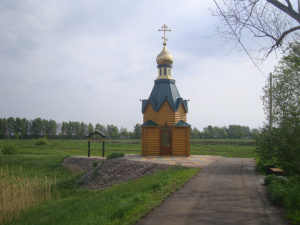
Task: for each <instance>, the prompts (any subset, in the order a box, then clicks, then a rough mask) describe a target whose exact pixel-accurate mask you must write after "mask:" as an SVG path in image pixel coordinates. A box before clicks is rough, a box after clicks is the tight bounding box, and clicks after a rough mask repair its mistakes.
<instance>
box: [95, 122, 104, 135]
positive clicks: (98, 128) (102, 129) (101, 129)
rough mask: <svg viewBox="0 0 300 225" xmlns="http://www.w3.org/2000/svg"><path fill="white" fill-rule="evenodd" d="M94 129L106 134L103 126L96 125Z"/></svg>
mask: <svg viewBox="0 0 300 225" xmlns="http://www.w3.org/2000/svg"><path fill="white" fill-rule="evenodd" d="M95 129H96V130H99V131H100V132H101V133H102V134H106V127H105V126H104V125H101V124H99V123H97V124H96V127H95Z"/></svg>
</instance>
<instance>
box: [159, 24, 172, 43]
mask: <svg viewBox="0 0 300 225" xmlns="http://www.w3.org/2000/svg"><path fill="white" fill-rule="evenodd" d="M161 28H163V30H162V29H158V31H163V32H164V36H163V37H162V39H164V43H163V45H167V42H166V41H167V40H168V39H167V38H166V31H171V30H167V28H168V26H166V24H164V25H163V26H162V27H161Z"/></svg>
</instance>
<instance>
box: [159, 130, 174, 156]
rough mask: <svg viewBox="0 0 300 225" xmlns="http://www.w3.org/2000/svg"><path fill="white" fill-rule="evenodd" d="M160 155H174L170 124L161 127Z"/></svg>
mask: <svg viewBox="0 0 300 225" xmlns="http://www.w3.org/2000/svg"><path fill="white" fill-rule="evenodd" d="M160 140H161V141H160V155H165V156H167V155H172V129H171V128H170V127H169V126H163V127H162V128H161V138H160Z"/></svg>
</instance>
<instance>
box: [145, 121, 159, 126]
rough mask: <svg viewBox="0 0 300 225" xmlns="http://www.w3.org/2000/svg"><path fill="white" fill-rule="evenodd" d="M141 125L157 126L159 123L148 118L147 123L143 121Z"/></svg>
mask: <svg viewBox="0 0 300 225" xmlns="http://www.w3.org/2000/svg"><path fill="white" fill-rule="evenodd" d="M141 126H142V127H157V126H158V124H157V123H155V122H154V121H152V120H148V121H147V122H146V123H143V124H142V125H141Z"/></svg>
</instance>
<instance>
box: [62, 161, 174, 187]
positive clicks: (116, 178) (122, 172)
mask: <svg viewBox="0 0 300 225" xmlns="http://www.w3.org/2000/svg"><path fill="white" fill-rule="evenodd" d="M94 162H97V163H98V165H97V166H96V167H94V166H93V165H94ZM63 165H66V166H68V167H69V168H77V170H78V171H84V172H85V174H84V175H83V176H82V177H81V178H80V179H79V180H78V181H76V184H77V185H78V186H80V187H81V188H88V189H93V190H98V189H103V188H108V187H110V186H111V185H113V184H114V185H115V184H119V183H126V182H127V181H128V180H132V179H138V178H140V177H142V176H145V175H148V174H153V173H155V172H156V171H159V170H165V169H168V168H170V167H171V165H165V164H156V163H148V162H136V161H131V160H127V159H124V158H117V159H111V160H104V159H103V158H91V157H90V158H87V157H70V158H67V159H65V160H64V162H63ZM75 171H76V169H75Z"/></svg>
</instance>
